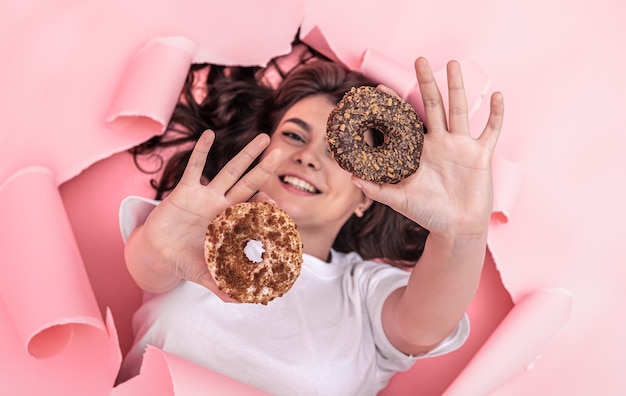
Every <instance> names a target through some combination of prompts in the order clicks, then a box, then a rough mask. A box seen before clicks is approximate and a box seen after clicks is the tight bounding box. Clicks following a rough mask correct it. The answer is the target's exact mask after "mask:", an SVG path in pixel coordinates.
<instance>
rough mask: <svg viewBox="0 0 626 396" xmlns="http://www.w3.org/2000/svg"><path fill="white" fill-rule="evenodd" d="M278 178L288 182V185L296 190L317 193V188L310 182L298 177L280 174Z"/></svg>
mask: <svg viewBox="0 0 626 396" xmlns="http://www.w3.org/2000/svg"><path fill="white" fill-rule="evenodd" d="M280 180H281V181H282V182H283V183H285V184H288V185H289V186H291V187H293V188H295V189H296V190H299V191H304V192H308V193H311V194H319V192H320V191H319V190H318V189H317V188H315V186H313V185H312V184H311V183H309V182H307V181H305V180H302V179H300V178H298V177H295V176H281V177H280Z"/></svg>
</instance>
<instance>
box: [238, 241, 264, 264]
mask: <svg viewBox="0 0 626 396" xmlns="http://www.w3.org/2000/svg"><path fill="white" fill-rule="evenodd" d="M243 252H244V254H245V255H246V257H247V258H248V260H249V261H250V262H251V263H254V264H258V263H260V262H261V261H263V253H265V249H264V248H263V242H261V241H257V240H256V239H250V240H249V241H248V242H247V243H246V246H245V247H244V248H243Z"/></svg>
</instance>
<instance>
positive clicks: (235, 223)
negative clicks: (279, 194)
mask: <svg viewBox="0 0 626 396" xmlns="http://www.w3.org/2000/svg"><path fill="white" fill-rule="evenodd" d="M253 245H256V246H253ZM204 255H205V259H206V263H207V267H208V269H209V272H211V275H213V278H214V279H215V282H216V283H217V285H218V287H219V288H220V290H222V291H224V292H225V293H227V294H228V295H229V296H230V297H231V298H233V299H234V300H236V301H239V302H243V303H255V304H264V305H265V304H267V303H268V302H269V301H271V300H273V299H274V298H276V297H280V296H282V295H283V294H285V293H286V292H287V291H288V290H289V289H291V286H293V284H294V282H295V281H296V279H297V278H298V276H299V275H300V269H301V266H302V241H301V238H300V233H299V232H298V229H297V227H296V224H295V223H294V222H293V220H292V219H291V217H290V216H289V215H288V214H287V213H286V212H284V211H283V210H281V209H278V208H276V207H275V206H273V205H271V204H269V203H265V202H244V203H240V204H236V205H233V206H231V207H228V208H227V209H226V210H225V211H224V212H223V213H222V214H220V215H219V216H218V217H216V218H215V220H213V221H212V222H211V224H209V226H208V229H207V232H206V239H205V245H204Z"/></svg>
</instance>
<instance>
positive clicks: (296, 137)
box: [283, 131, 304, 142]
mask: <svg viewBox="0 0 626 396" xmlns="http://www.w3.org/2000/svg"><path fill="white" fill-rule="evenodd" d="M283 136H285V137H287V138H289V139H291V140H296V141H299V142H304V139H303V138H302V136H300V135H298V134H297V133H295V132H289V131H285V132H283Z"/></svg>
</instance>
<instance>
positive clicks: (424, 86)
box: [415, 57, 448, 132]
mask: <svg viewBox="0 0 626 396" xmlns="http://www.w3.org/2000/svg"><path fill="white" fill-rule="evenodd" d="M415 76H416V77H417V82H418V84H419V88H420V93H421V95H422V102H423V103H424V117H425V119H426V120H425V121H426V126H427V128H428V131H429V132H431V131H438V130H441V131H447V130H448V123H447V121H446V110H445V108H444V105H443V100H442V99H441V92H439V87H438V86H437V81H435V77H434V76H433V72H432V70H431V69H430V65H429V64H428V61H427V60H426V59H425V58H421V57H420V58H417V60H416V61H415Z"/></svg>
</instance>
